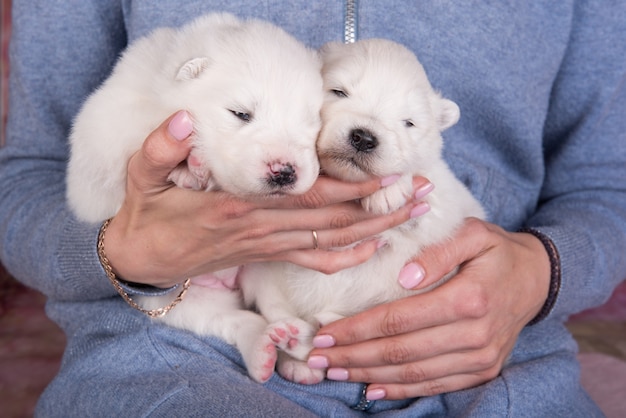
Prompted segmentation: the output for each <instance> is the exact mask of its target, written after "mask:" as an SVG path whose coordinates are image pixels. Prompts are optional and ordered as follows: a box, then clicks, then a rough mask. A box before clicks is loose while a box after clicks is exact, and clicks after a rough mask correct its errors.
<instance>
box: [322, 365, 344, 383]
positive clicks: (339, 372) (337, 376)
mask: <svg viewBox="0 0 626 418" xmlns="http://www.w3.org/2000/svg"><path fill="white" fill-rule="evenodd" d="M326 377H327V378H328V379H330V380H348V371H347V370H346V369H340V368H338V367H334V368H332V369H328V371H327V372H326Z"/></svg>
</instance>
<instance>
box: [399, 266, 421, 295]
mask: <svg viewBox="0 0 626 418" xmlns="http://www.w3.org/2000/svg"><path fill="white" fill-rule="evenodd" d="M424 274H425V272H424V269H423V268H422V266H420V265H419V264H417V263H409V264H407V265H406V266H404V267H402V270H400V274H399V276H398V282H399V283H400V286H402V287H404V288H405V289H413V288H414V287H415V286H417V285H418V284H420V283H421V282H422V280H424Z"/></svg>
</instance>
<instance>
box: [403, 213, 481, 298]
mask: <svg viewBox="0 0 626 418" xmlns="http://www.w3.org/2000/svg"><path fill="white" fill-rule="evenodd" d="M487 229H488V228H487V227H486V225H485V224H484V223H483V222H482V221H479V220H478V219H474V218H468V219H466V220H465V222H464V223H463V225H462V226H461V227H460V228H459V230H457V232H456V234H455V236H454V237H453V239H448V240H444V241H443V242H441V243H439V244H435V245H432V246H429V247H426V248H424V249H423V250H422V251H421V252H420V254H419V255H418V256H417V257H415V258H413V259H412V260H410V261H409V262H408V263H407V264H406V265H405V266H404V267H403V268H402V270H400V274H399V275H398V283H399V284H400V285H401V286H402V287H404V288H405V289H422V288H426V287H428V286H430V285H432V284H433V283H435V282H437V281H438V280H439V279H441V278H442V277H444V276H445V275H447V274H448V273H450V272H452V271H453V270H454V269H456V268H457V267H459V266H461V265H463V263H465V262H466V261H468V260H470V259H472V258H473V257H475V256H476V255H478V254H480V253H481V252H482V251H485V234H484V233H483V232H482V231H486V230H487Z"/></svg>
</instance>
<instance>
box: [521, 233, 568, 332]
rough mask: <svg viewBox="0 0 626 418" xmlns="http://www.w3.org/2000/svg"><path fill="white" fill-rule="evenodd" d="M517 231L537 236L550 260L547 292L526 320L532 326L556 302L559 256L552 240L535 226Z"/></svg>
mask: <svg viewBox="0 0 626 418" xmlns="http://www.w3.org/2000/svg"><path fill="white" fill-rule="evenodd" d="M518 232H521V233H527V234H531V235H533V236H534V237H535V238H537V239H538V240H539V241H540V242H541V244H542V245H543V247H544V249H545V251H546V253H547V255H548V259H549V261H550V283H549V288H548V294H547V297H546V299H545V301H544V303H543V305H542V307H541V309H540V310H539V312H538V313H537V314H536V315H535V317H534V318H533V319H531V320H530V321H529V322H528V324H526V325H528V326H532V325H535V324H537V323H539V322H541V321H542V320H544V319H545V318H546V317H547V316H548V315H549V314H550V312H552V309H553V308H554V305H555V304H556V301H557V298H558V295H559V291H560V289H561V257H560V255H559V252H558V249H557V248H556V245H555V244H554V242H553V241H552V240H551V239H550V237H548V236H547V235H546V234H544V233H542V232H541V231H539V230H537V229H535V228H530V227H524V228H521V229H520V230H519V231H518Z"/></svg>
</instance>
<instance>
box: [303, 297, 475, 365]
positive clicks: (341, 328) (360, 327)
mask: <svg viewBox="0 0 626 418" xmlns="http://www.w3.org/2000/svg"><path fill="white" fill-rule="evenodd" d="M442 289H443V288H438V289H435V290H432V291H430V292H427V293H424V294H421V295H415V296H411V297H406V298H402V299H399V300H397V301H394V302H391V303H386V304H383V305H379V306H376V307H374V308H372V309H368V310H366V311H364V312H361V313H359V314H357V315H354V316H352V317H348V318H344V319H342V320H339V321H336V322H333V323H330V324H328V325H325V326H324V327H322V328H321V329H320V330H319V331H318V333H317V335H318V336H322V335H327V336H329V337H330V338H332V340H333V342H334V344H333V346H334V348H333V350H337V352H338V353H341V351H339V350H342V347H341V346H350V345H351V344H355V343H359V342H363V341H369V340H373V339H377V338H382V337H387V336H394V335H397V334H404V333H407V332H411V331H415V330H420V329H424V328H429V327H435V326H440V325H445V324H448V323H451V322H454V321H456V320H458V319H459V318H461V317H462V316H463V315H464V314H465V312H464V310H463V309H462V308H461V307H459V306H458V305H457V304H458V303H459V301H458V300H459V299H462V298H458V297H457V296H456V293H457V292H456V290H455V289H454V288H453V286H449V285H447V286H446V290H447V291H442ZM468 299H469V298H468ZM468 303H471V301H469V300H468ZM314 343H315V340H314ZM346 350H349V348H348V347H346ZM346 352H348V351H346ZM333 355H335V354H334V353H333Z"/></svg>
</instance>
